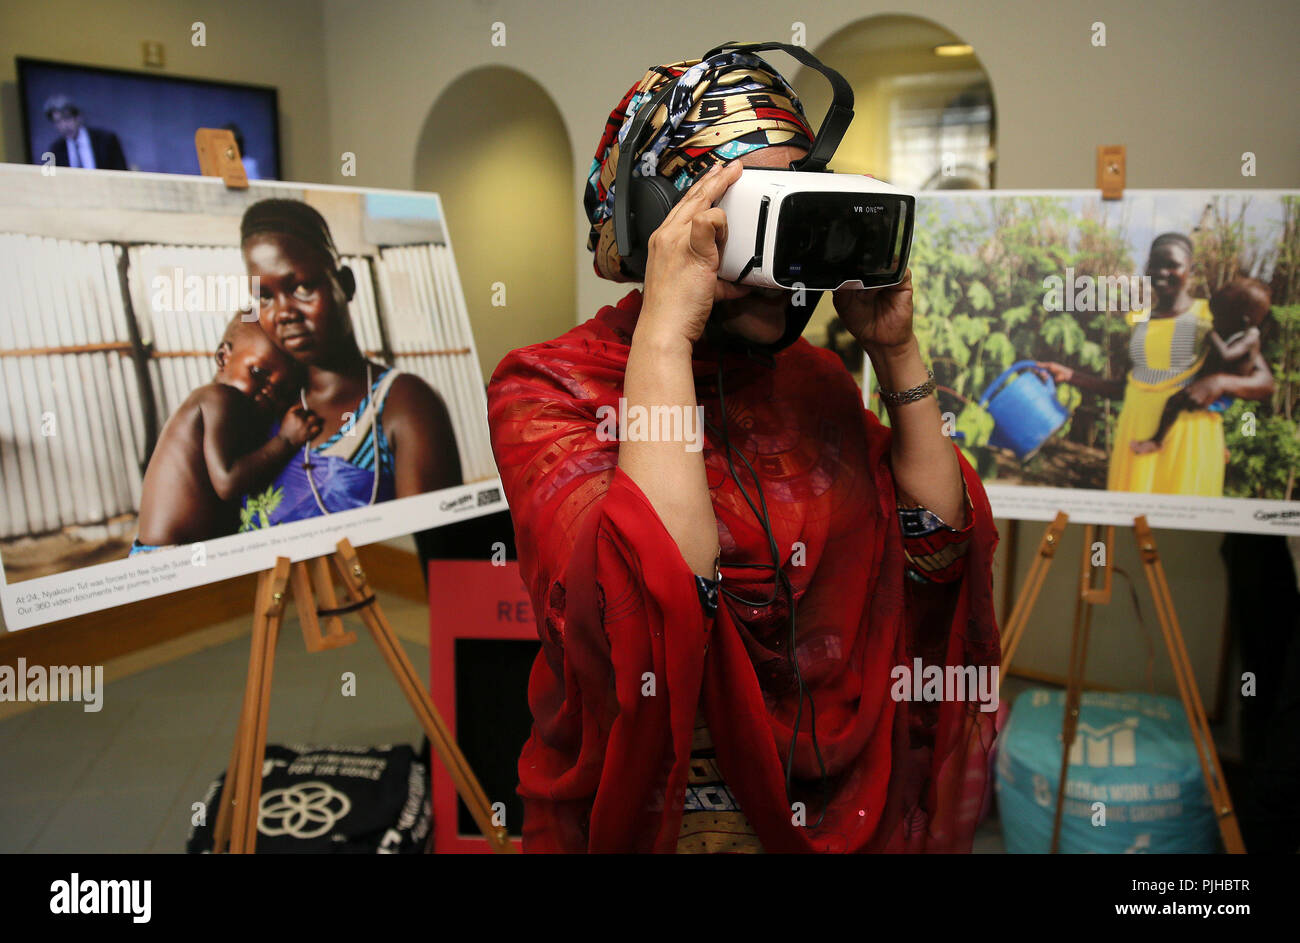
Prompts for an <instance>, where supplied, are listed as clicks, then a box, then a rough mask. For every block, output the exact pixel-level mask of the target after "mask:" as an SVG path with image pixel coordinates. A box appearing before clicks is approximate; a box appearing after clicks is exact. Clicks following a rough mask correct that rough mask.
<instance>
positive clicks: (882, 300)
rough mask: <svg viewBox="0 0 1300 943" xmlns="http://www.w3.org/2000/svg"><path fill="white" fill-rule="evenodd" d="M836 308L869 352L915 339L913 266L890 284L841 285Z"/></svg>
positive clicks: (838, 290)
mask: <svg viewBox="0 0 1300 943" xmlns="http://www.w3.org/2000/svg"><path fill="white" fill-rule="evenodd" d="M834 300H835V310H836V311H837V312H838V313H839V316H840V320H841V321H843V322H844V326H845V327H847V328H848V329H849V331H850V332H851V333H852V334H853V336H854V337H855V338H857V341H858V343H859V344H861V345H862V347H863V348H864V349H865V350H867V352H868V353H870V352H871V351H872V350H884V349H887V348H890V347H898V346H900V345H902V344H906V343H907V342H908V341H910V340H911V339H912V270H911V269H910V268H909V269H908V270H907V272H906V273H904V275H903V280H902V281H901V282H899V283H898V284H897V285H891V286H889V287H888V288H865V289H853V288H840V289H837V290H836V292H835V297H834Z"/></svg>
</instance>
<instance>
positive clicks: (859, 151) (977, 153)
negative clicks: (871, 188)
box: [772, 14, 997, 376]
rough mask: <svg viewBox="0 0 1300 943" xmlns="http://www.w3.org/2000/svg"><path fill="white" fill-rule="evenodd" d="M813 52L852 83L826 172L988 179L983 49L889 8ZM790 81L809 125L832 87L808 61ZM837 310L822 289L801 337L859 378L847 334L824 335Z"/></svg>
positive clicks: (988, 100) (927, 185)
mask: <svg viewBox="0 0 1300 943" xmlns="http://www.w3.org/2000/svg"><path fill="white" fill-rule="evenodd" d="M813 54H814V55H816V56H817V58H818V59H820V60H821V61H822V62H825V63H826V64H827V65H829V66H830V67H831V68H833V69H835V70H836V71H837V72H839V73H840V74H841V75H843V76H844V78H845V79H846V80H847V81H848V83H849V85H851V86H852V87H853V96H854V118H853V123H852V124H851V125H850V126H849V130H848V132H847V133H846V134H845V135H844V140H843V141H842V142H841V143H840V146H839V149H838V150H837V151H836V154H835V158H834V159H833V160H832V161H831V167H832V169H834V170H837V171H839V172H841V173H859V174H872V175H873V176H876V177H880V178H881V179H884V180H888V181H890V182H891V183H894V184H896V185H898V186H900V187H903V188H905V189H908V190H912V191H918V190H934V189H988V188H991V187H993V186H994V181H995V169H996V167H995V161H996V142H997V111H996V107H995V104H994V96H993V86H992V82H991V80H990V79H989V75H988V73H987V71H986V70H985V69H984V66H983V64H982V63H981V62H980V59H979V50H977V49H973V48H971V46H970V45H969V44H967V43H966V42H965V41H964V40H962V38H961V37H959V36H957V35H956V34H955V33H953V32H952V31H951V30H948V29H946V28H944V27H943V26H941V25H939V24H938V23H935V22H933V21H931V20H927V19H923V18H922V17H917V16H907V15H895V14H887V15H881V16H872V17H868V18H867V19H863V20H858V21H857V22H855V23H850V24H849V25H848V26H845V27H844V28H843V29H841V30H839V31H838V32H836V33H834V34H832V35H831V36H830V38H828V39H827V40H826V41H825V42H823V43H822V44H821V45H819V46H818V47H817V48H815V49H814V50H813ZM772 61H773V65H777V63H776V62H775V60H772ZM777 68H782V67H781V66H780V65H777ZM792 82H793V83H794V85H795V87H796V89H797V90H798V92H799V96H800V99H801V100H802V101H803V103H804V106H805V108H806V109H807V112H808V120H809V121H810V122H812V123H813V125H814V129H815V127H816V124H817V122H819V121H820V120H821V117H822V115H824V114H825V113H826V108H827V106H828V105H829V104H830V99H831V94H830V86H829V85H827V83H826V80H825V79H824V78H822V76H821V75H819V74H818V73H817V72H815V71H814V70H812V69H808V68H800V69H799V70H798V71H797V72H795V73H794V74H793V77H792ZM834 317H835V309H834V307H833V306H832V304H831V300H830V297H829V295H827V296H826V297H825V298H823V300H822V302H821V303H820V304H819V305H818V307H817V310H816V311H815V312H814V314H813V318H812V320H811V321H810V322H809V324H808V328H807V330H806V331H805V332H804V336H805V337H807V338H808V340H809V341H811V342H812V343H815V344H819V345H821V346H829V347H832V348H833V349H837V350H838V351H840V353H841V356H843V357H845V358H846V360H847V361H849V368H850V370H852V371H853V372H854V373H855V374H857V375H859V376H860V372H861V356H860V354H859V353H858V351H857V347H856V345H855V344H854V343H853V341H852V339H851V338H848V337H847V335H840V336H839V337H838V339H837V340H835V339H830V335H829V334H828V331H833V330H834V325H833V324H832V321H833V319H834Z"/></svg>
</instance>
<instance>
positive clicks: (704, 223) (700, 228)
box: [691, 206, 727, 261]
mask: <svg viewBox="0 0 1300 943" xmlns="http://www.w3.org/2000/svg"><path fill="white" fill-rule="evenodd" d="M726 241H727V214H726V213H724V212H723V211H722V210H721V209H719V208H718V207H716V206H714V207H712V208H710V209H707V210H704V211H703V212H702V213H697V214H695V216H693V217H692V218H691V251H692V252H693V253H695V254H696V255H697V256H699V257H700V258H703V259H708V260H710V261H712V260H713V259H715V258H717V255H718V250H719V247H720V246H721V245H722V244H723V243H725V242H726Z"/></svg>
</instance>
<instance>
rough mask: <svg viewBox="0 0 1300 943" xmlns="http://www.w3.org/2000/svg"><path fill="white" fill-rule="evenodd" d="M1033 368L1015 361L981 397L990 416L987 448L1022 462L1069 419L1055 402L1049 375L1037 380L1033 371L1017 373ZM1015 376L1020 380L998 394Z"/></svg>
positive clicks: (981, 403)
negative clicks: (993, 447) (1008, 452)
mask: <svg viewBox="0 0 1300 943" xmlns="http://www.w3.org/2000/svg"><path fill="white" fill-rule="evenodd" d="M1033 366H1034V361H1032V360H1017V361H1016V362H1015V363H1013V364H1012V365H1011V366H1009V367H1007V369H1005V370H1003V371H1002V374H1001V375H1000V376H999V377H998V378H997V379H996V380H994V381H993V382H992V383H990V384H989V386H988V389H986V390H985V391H984V395H983V396H981V397H980V406H981V407H982V408H984V409H987V410H988V411H989V413H990V414H991V415H992V416H993V422H994V426H993V434H992V435H991V436H989V445H996V446H998V447H999V448H1003V449H1010V450H1011V451H1012V452H1014V453H1015V454H1016V458H1018V459H1020V461H1022V462H1023V461H1024V460H1025V459H1027V458H1029V456H1031V455H1033V454H1034V453H1035V452H1037V451H1038V450H1039V448H1041V447H1042V444H1043V443H1044V442H1046V441H1047V440H1048V439H1049V438H1051V436H1052V434H1053V433H1054V432H1056V430H1057V429H1059V428H1061V426H1063V425H1064V424H1065V420H1066V419H1067V418H1069V415H1070V413H1069V410H1067V409H1066V408H1065V407H1064V406H1063V405H1061V403H1060V402H1059V401H1058V400H1057V398H1056V383H1055V382H1054V381H1053V380H1052V378H1051V376H1050V375H1048V376H1046V377H1040V376H1039V375H1038V374H1037V373H1034V372H1032V371H1030V372H1026V373H1020V371H1022V370H1028V369H1029V368H1031V367H1033ZM1014 373H1020V376H1018V377H1016V378H1015V379H1014V380H1012V381H1011V382H1010V383H1008V384H1007V385H1006V386H1005V387H1003V388H1002V389H1001V390H998V387H1001V386H1002V383H1003V381H1004V380H1006V379H1007V377H1009V376H1011V375H1012V374H1014ZM994 391H997V392H996V394H995V392H994Z"/></svg>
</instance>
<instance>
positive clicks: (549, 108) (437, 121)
mask: <svg viewBox="0 0 1300 943" xmlns="http://www.w3.org/2000/svg"><path fill="white" fill-rule="evenodd" d="M572 154H573V152H572V149H571V148H570V146H569V137H568V133H567V132H566V130H565V127H564V122H563V120H562V119H561V117H560V112H559V110H558V109H557V108H556V107H555V103H554V102H553V101H552V100H551V97H550V95H548V94H547V92H546V90H545V89H543V88H542V87H541V86H540V85H538V84H537V83H536V82H535V81H534V80H533V79H531V78H529V77H528V76H527V75H525V74H524V73H522V72H519V71H517V70H515V69H508V68H503V67H501V66H485V67H483V68H479V69H473V70H471V71H469V72H466V73H465V74H464V75H462V76H460V77H459V78H457V79H456V80H455V81H453V82H452V83H451V84H450V85H448V86H447V88H446V89H445V90H444V91H443V93H442V94H441V95H440V96H439V97H438V100H437V101H436V102H434V104H433V107H432V108H431V109H430V110H429V115H428V117H427V118H426V119H425V122H424V127H423V129H422V130H421V132H420V137H419V141H418V143H417V145H416V152H415V174H414V179H415V185H416V187H417V188H418V189H421V190H432V191H435V192H437V193H438V194H439V195H440V196H441V197H442V202H443V207H444V211H445V212H446V215H447V227H448V229H449V231H450V233H451V240H452V246H453V248H454V250H455V253H456V265H457V267H458V268H459V269H460V277H461V282H462V284H463V286H464V289H465V300H466V304H467V306H468V308H469V317H470V323H471V325H472V327H473V330H474V343H475V345H476V346H477V347H478V354H479V360H480V362H481V364H482V367H483V378H484V381H485V382H486V380H487V379H488V378H489V377H490V376H491V375H492V371H493V370H494V369H495V368H496V365H497V364H498V363H500V361H501V358H502V357H504V356H505V355H506V354H507V353H508V352H509V351H511V350H513V349H514V348H516V347H522V346H524V345H526V344H531V343H535V342H537V341H542V340H549V339H550V338H552V337H555V336H557V335H559V334H562V333H564V332H565V331H567V330H568V329H569V328H571V327H572V326H573V317H574V311H575V309H576V306H577V285H576V277H575V271H576V261H577V260H576V259H575V258H574V246H573V240H572V239H570V238H568V233H569V229H570V228H571V220H572V218H573V176H574V172H573V156H572ZM503 296H504V302H505V303H504V305H502V304H499V302H500V301H501V300H502V298H503Z"/></svg>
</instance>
